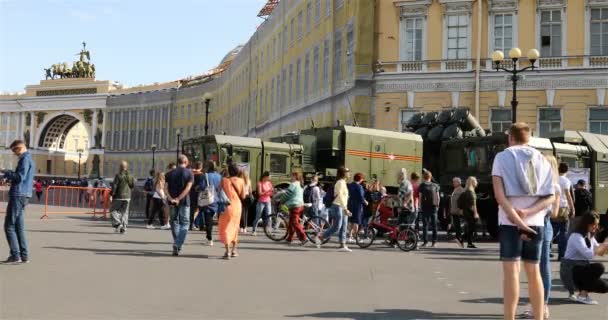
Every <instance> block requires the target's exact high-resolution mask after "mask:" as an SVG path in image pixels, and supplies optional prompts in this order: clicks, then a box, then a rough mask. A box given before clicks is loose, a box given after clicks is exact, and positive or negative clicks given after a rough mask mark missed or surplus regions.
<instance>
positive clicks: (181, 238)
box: [165, 154, 194, 256]
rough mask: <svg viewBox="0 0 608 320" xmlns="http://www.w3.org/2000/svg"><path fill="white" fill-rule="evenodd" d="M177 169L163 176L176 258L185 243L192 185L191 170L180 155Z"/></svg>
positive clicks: (186, 159)
mask: <svg viewBox="0 0 608 320" xmlns="http://www.w3.org/2000/svg"><path fill="white" fill-rule="evenodd" d="M177 162H178V163H177V165H178V166H177V168H175V169H174V170H171V171H170V172H168V173H167V174H166V175H165V180H167V182H166V185H165V191H166V194H167V202H168V203H169V205H170V206H171V209H170V210H171V231H172V235H173V255H174V256H178V255H179V252H180V251H181V250H182V245H183V244H184V242H185V241H186V236H187V235H188V228H189V227H190V196H189V193H190V188H192V184H193V183H194V175H193V174H192V170H190V169H188V158H187V157H186V156H185V155H183V154H181V155H179V157H178V161H177Z"/></svg>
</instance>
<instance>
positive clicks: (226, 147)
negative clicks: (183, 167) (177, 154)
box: [182, 135, 302, 186]
mask: <svg viewBox="0 0 608 320" xmlns="http://www.w3.org/2000/svg"><path fill="white" fill-rule="evenodd" d="M182 151H183V153H184V154H185V155H186V156H188V159H189V160H190V161H191V162H194V161H203V162H204V161H205V160H213V161H215V163H216V164H218V165H219V166H220V167H225V166H226V164H227V163H228V162H229V161H233V162H234V163H236V164H237V166H239V167H240V168H241V169H242V170H245V171H246V172H247V173H248V174H249V177H250V179H251V180H252V181H258V180H259V179H260V177H261V176H262V173H263V172H264V171H268V172H270V177H271V181H272V183H273V185H275V186H281V185H284V184H286V183H289V181H290V180H291V173H292V172H294V171H300V172H301V171H302V146H301V145H297V144H288V143H276V142H267V141H262V140H261V139H258V138H248V137H238V136H227V135H209V136H202V137H196V138H191V139H187V140H185V141H184V142H183V144H182Z"/></svg>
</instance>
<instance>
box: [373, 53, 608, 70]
mask: <svg viewBox="0 0 608 320" xmlns="http://www.w3.org/2000/svg"><path fill="white" fill-rule="evenodd" d="M518 63H519V64H520V65H521V66H527V65H529V61H528V59H527V58H521V59H520V60H519V62H518ZM536 65H537V66H539V69H541V70H561V69H584V68H608V56H584V55H575V56H564V57H542V58H540V59H538V62H536ZM501 66H503V67H505V68H512V67H513V61H512V60H510V59H508V58H507V59H505V60H503V61H502V62H501ZM481 68H482V69H483V70H487V71H489V70H492V69H493V63H492V60H491V59H482V64H481ZM375 70H376V73H427V72H468V71H473V70H475V59H459V60H450V59H444V60H419V61H381V62H378V63H377V64H376V68H375Z"/></svg>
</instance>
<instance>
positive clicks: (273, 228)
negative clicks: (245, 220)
mask: <svg viewBox="0 0 608 320" xmlns="http://www.w3.org/2000/svg"><path fill="white" fill-rule="evenodd" d="M277 207H278V208H279V209H278V210H277V211H276V212H275V213H272V214H270V215H269V216H268V218H267V221H268V223H264V221H263V219H261V220H259V221H257V226H258V227H263V228H264V234H266V236H267V237H268V238H269V239H270V240H273V241H283V240H285V239H286V238H287V228H288V226H289V209H288V208H287V207H286V206H284V205H282V206H281V205H278V206H277ZM300 223H301V224H302V225H303V227H304V232H305V233H306V238H308V240H309V241H314V239H315V237H316V236H317V235H318V234H320V233H322V232H325V230H327V229H329V227H330V223H329V222H328V221H327V219H325V218H323V217H322V216H321V215H317V216H311V215H310V210H307V208H305V209H304V214H303V215H302V219H301V221H300ZM328 240H329V239H327V240H325V239H324V243H325V242H327V241H328Z"/></svg>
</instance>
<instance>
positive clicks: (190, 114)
mask: <svg viewBox="0 0 608 320" xmlns="http://www.w3.org/2000/svg"><path fill="white" fill-rule="evenodd" d="M156 111H157V113H158V110H156ZM190 117H192V105H191V104H189V105H188V119H190Z"/></svg>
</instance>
